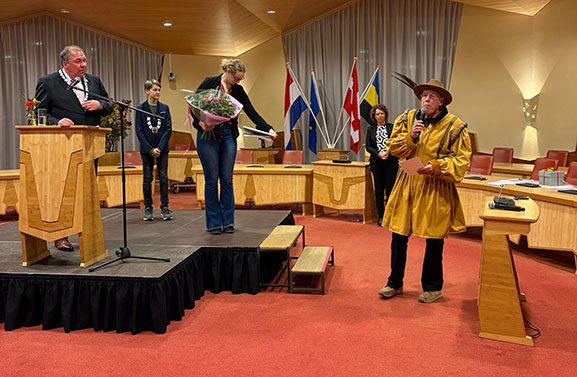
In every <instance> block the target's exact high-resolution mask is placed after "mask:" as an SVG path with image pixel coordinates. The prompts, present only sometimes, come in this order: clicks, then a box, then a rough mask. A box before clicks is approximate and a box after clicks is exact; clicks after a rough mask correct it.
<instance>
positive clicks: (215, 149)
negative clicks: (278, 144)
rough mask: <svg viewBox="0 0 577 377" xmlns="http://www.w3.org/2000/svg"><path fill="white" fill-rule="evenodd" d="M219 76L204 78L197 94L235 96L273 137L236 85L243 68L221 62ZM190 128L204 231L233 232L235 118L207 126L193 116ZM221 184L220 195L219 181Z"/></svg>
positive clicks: (234, 62)
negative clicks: (199, 169)
mask: <svg viewBox="0 0 577 377" xmlns="http://www.w3.org/2000/svg"><path fill="white" fill-rule="evenodd" d="M221 69H222V73H221V74H220V75H218V76H214V77H207V78H206V79H204V81H203V82H202V83H201V84H200V86H199V87H198V89H197V90H196V91H197V93H199V92H202V91H204V90H208V89H217V90H221V91H223V92H225V93H228V94H229V95H230V96H232V97H234V98H235V99H236V100H237V101H238V102H240V103H241V104H242V105H243V110H244V112H245V113H246V115H247V116H248V117H249V118H250V120H251V121H252V122H253V123H254V124H256V128H257V129H259V130H262V131H266V132H269V133H271V134H273V135H274V138H276V132H274V130H273V129H272V127H271V126H270V125H269V124H268V123H267V122H266V121H265V120H264V119H263V118H262V117H261V116H260V115H259V114H258V113H257V112H256V110H255V109H254V107H253V106H252V103H251V102H250V99H249V98H248V95H247V94H246V92H245V91H244V89H243V87H242V86H241V85H240V84H239V83H240V82H241V80H243V79H244V75H245V72H246V68H245V66H244V63H243V62H242V61H241V60H238V59H230V60H229V59H223V61H222V66H221ZM193 118H194V121H193V125H194V128H196V129H197V130H198V137H197V143H196V145H197V149H198V156H199V157H200V162H201V164H202V169H203V171H204V179H205V186H204V195H205V206H206V211H205V217H206V229H207V230H208V231H209V232H210V233H213V234H220V233H222V232H224V233H233V232H234V191H233V187H232V174H233V170H234V161H235V158H236V149H237V142H236V139H237V137H238V135H239V131H238V118H237V117H234V118H231V119H230V121H228V122H225V123H220V124H216V125H212V126H209V125H207V124H206V123H204V122H202V121H200V120H199V119H198V118H197V117H196V116H195V115H194V114H193ZM219 181H220V195H219V192H218V182H219Z"/></svg>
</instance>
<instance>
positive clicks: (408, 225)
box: [379, 80, 471, 303]
mask: <svg viewBox="0 0 577 377" xmlns="http://www.w3.org/2000/svg"><path fill="white" fill-rule="evenodd" d="M413 91H414V92H415V95H416V96H417V97H418V98H419V99H420V100H421V109H415V110H407V111H405V113H404V114H401V115H400V116H399V117H398V118H397V120H396V121H395V125H394V127H393V132H392V135H391V137H390V138H389V140H388V141H387V149H388V150H389V151H390V153H391V154H392V155H395V156H397V157H399V158H401V159H412V158H418V159H419V160H420V162H421V164H422V165H423V167H421V168H420V169H418V170H417V172H416V174H414V175H408V174H407V173H406V172H405V171H404V170H400V171H399V174H398V176H397V182H396V183H395V186H394V188H393V191H392V193H391V197H390V199H389V200H388V202H387V207H386V209H385V217H384V220H383V226H385V227H387V228H389V230H390V231H391V232H392V233H393V239H392V242H391V274H390V275H389V279H388V281H387V285H386V286H384V287H383V288H381V289H380V290H379V294H380V295H381V296H383V297H385V298H391V297H393V296H395V295H397V294H400V293H402V292H403V278H404V274H405V263H406V260H407V245H408V241H409V236H410V235H411V234H413V235H414V236H416V237H419V238H425V239H426V244H427V246H426V249H425V259H424V261H423V270H422V274H421V286H422V288H423V293H421V295H420V296H419V301H420V302H424V303H430V302H434V301H436V300H438V299H439V298H441V297H443V291H442V289H443V247H444V239H445V238H446V237H447V236H448V235H449V233H459V232H464V231H465V230H466V226H465V216H464V214H463V209H462V207H461V202H460V201H459V195H458V193H457V188H456V187H455V183H457V182H460V181H461V180H462V179H463V177H464V176H465V173H466V172H467V169H468V168H469V163H470V161H471V141H470V139H469V134H468V132H467V124H466V123H464V122H463V121H462V120H461V119H459V118H458V117H457V116H456V115H453V114H451V113H449V112H448V110H447V107H446V106H447V105H449V104H450V103H451V101H452V96H451V93H450V92H449V91H448V90H446V89H445V88H444V86H443V84H442V83H441V82H439V81H437V80H430V81H429V82H428V83H427V84H421V85H416V86H415V87H414V88H413Z"/></svg>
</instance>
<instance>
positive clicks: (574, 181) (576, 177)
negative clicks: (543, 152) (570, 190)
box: [565, 161, 577, 186]
mask: <svg viewBox="0 0 577 377" xmlns="http://www.w3.org/2000/svg"><path fill="white" fill-rule="evenodd" d="M565 182H567V183H569V184H570V185H575V186H577V162H575V161H574V162H572V163H570V164H569V170H568V171H567V174H565Z"/></svg>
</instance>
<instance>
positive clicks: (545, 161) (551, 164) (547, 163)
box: [531, 158, 559, 181]
mask: <svg viewBox="0 0 577 377" xmlns="http://www.w3.org/2000/svg"><path fill="white" fill-rule="evenodd" d="M557 165H559V161H557V160H554V159H552V158H538V159H536V160H535V166H534V167H533V172H532V173H531V179H532V180H534V181H538V180H539V172H540V171H541V170H543V169H549V168H553V169H555V170H557Z"/></svg>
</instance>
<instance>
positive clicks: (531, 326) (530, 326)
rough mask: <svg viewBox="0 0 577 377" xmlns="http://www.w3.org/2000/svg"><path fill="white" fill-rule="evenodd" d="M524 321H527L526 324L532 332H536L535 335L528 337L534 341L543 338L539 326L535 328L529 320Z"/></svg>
mask: <svg viewBox="0 0 577 377" xmlns="http://www.w3.org/2000/svg"><path fill="white" fill-rule="evenodd" d="M524 320H525V323H526V324H527V327H528V328H529V329H530V330H533V331H534V332H535V333H533V334H527V335H529V336H530V337H531V338H533V339H537V338H538V337H540V336H541V330H539V328H538V327H537V326H535V325H534V324H532V323H531V322H529V320H527V318H524Z"/></svg>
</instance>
